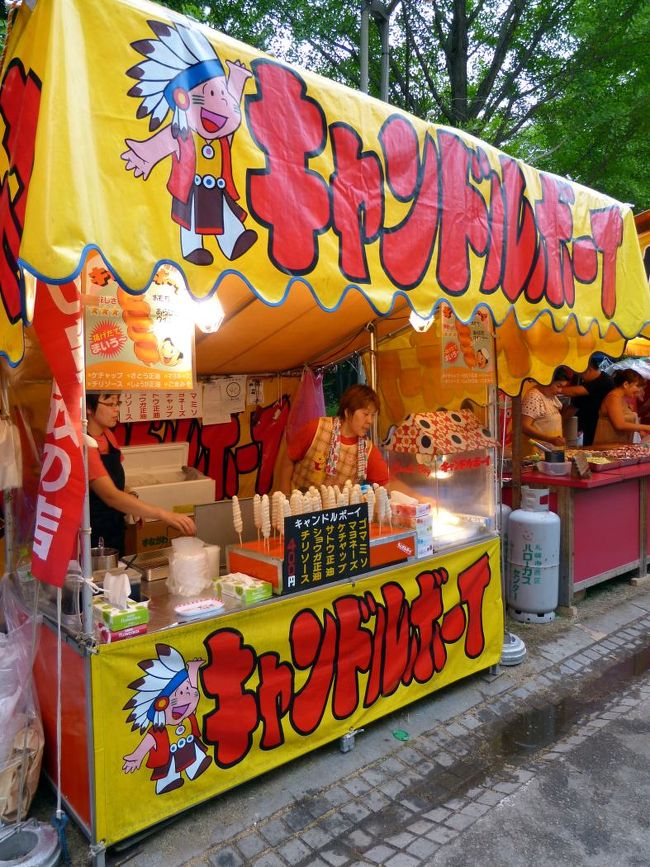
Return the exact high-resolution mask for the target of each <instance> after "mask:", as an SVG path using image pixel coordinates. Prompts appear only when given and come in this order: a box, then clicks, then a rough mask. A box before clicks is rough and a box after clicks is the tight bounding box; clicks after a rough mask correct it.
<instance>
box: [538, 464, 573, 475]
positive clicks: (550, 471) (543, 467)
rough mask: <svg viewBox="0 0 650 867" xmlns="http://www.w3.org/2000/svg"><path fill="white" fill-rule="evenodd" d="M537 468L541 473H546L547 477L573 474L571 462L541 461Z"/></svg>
mask: <svg viewBox="0 0 650 867" xmlns="http://www.w3.org/2000/svg"><path fill="white" fill-rule="evenodd" d="M537 466H538V468H539V471H540V473H545V474H546V475H547V476H568V475H569V473H570V472H571V461H560V462H559V463H551V462H550V461H539V462H538V464H537Z"/></svg>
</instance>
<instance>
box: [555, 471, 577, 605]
mask: <svg viewBox="0 0 650 867" xmlns="http://www.w3.org/2000/svg"><path fill="white" fill-rule="evenodd" d="M557 512H558V515H559V516H560V586H559V592H558V607H559V608H563V609H565V611H567V612H568V613H569V614H570V615H571V616H575V614H576V610H575V607H574V604H573V602H574V592H573V581H574V568H573V492H572V491H571V489H570V488H558V491H557Z"/></svg>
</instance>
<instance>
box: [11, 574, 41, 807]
mask: <svg viewBox="0 0 650 867" xmlns="http://www.w3.org/2000/svg"><path fill="white" fill-rule="evenodd" d="M0 601H1V603H2V605H1V607H2V614H3V620H4V623H5V628H6V632H0V821H2V822H14V821H16V819H17V818H18V813H20V816H21V817H22V818H25V816H26V815H27V812H28V810H29V807H30V804H31V802H32V799H33V797H34V793H35V792H36V787H37V786H38V779H39V775H40V770H41V761H42V758H43V746H44V742H45V739H44V736H43V726H42V723H41V718H40V713H39V710H38V704H37V701H36V696H35V693H34V690H33V687H32V677H31V674H32V662H33V660H32V643H33V630H34V628H38V624H35V623H34V618H33V617H32V616H31V615H30V614H29V612H28V611H27V610H26V609H25V608H24V606H23V604H22V601H21V599H20V597H19V595H18V593H17V592H16V590H15V589H14V586H13V584H12V582H11V580H10V579H9V578H8V577H7V576H4V578H3V579H2V586H1V600H0ZM22 779H24V783H23V793H22V804H21V805H20V810H19V809H18V808H19V800H20V786H21V780H22Z"/></svg>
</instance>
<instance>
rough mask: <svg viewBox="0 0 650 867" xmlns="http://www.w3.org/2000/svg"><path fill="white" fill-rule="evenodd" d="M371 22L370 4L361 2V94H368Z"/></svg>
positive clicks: (364, 1)
mask: <svg viewBox="0 0 650 867" xmlns="http://www.w3.org/2000/svg"><path fill="white" fill-rule="evenodd" d="M369 20H370V3H369V2H368V0H361V38H360V46H359V53H360V65H361V92H362V93H368V22H369Z"/></svg>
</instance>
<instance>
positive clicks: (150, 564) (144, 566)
mask: <svg viewBox="0 0 650 867" xmlns="http://www.w3.org/2000/svg"><path fill="white" fill-rule="evenodd" d="M172 550H173V549H172V548H160V549H159V550H158V551H148V552H145V553H142V554H138V555H137V556H136V558H135V560H133V566H135V568H136V569H139V570H140V572H142V580H143V581H162V580H163V579H165V578H169V555H170V554H171V553H172Z"/></svg>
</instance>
